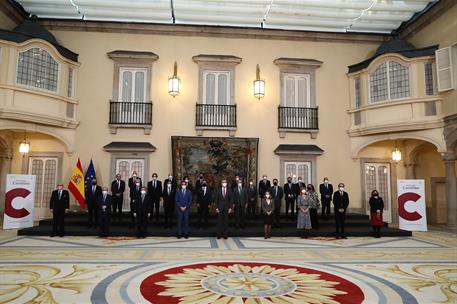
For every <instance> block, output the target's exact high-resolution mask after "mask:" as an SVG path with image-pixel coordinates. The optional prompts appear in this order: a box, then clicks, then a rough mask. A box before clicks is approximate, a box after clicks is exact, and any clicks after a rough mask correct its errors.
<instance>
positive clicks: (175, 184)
mask: <svg viewBox="0 0 457 304" xmlns="http://www.w3.org/2000/svg"><path fill="white" fill-rule="evenodd" d="M168 180H169V178H167V179H165V180H164V181H163V187H164V188H166V187H167V183H168ZM171 186H172V187H173V188H177V187H178V183H177V181H176V179H175V178H173V179H172V180H171Z"/></svg>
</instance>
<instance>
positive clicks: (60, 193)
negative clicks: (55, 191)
mask: <svg viewBox="0 0 457 304" xmlns="http://www.w3.org/2000/svg"><path fill="white" fill-rule="evenodd" d="M61 197H62V190H59V199H60V198H61Z"/></svg>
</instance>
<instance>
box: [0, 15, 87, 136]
mask: <svg viewBox="0 0 457 304" xmlns="http://www.w3.org/2000/svg"><path fill="white" fill-rule="evenodd" d="M0 49H1V52H0V62H1V64H0V119H3V120H5V121H6V120H10V121H11V120H13V121H18V122H26V123H34V124H41V125H45V126H48V127H63V128H69V129H74V128H76V126H77V125H78V122H77V105H78V101H77V99H76V93H75V92H76V78H77V77H76V76H77V70H78V67H79V63H78V62H77V60H78V55H77V54H75V53H73V52H71V51H70V50H68V49H66V48H65V47H63V46H61V45H59V44H58V43H57V41H56V40H55V38H54V36H53V35H52V34H51V33H50V32H48V31H47V30H46V29H44V28H42V27H41V26H40V25H39V24H38V23H36V22H34V21H33V20H31V21H29V20H26V21H25V22H24V24H21V25H19V26H18V27H16V28H15V29H14V30H12V31H7V30H0Z"/></svg>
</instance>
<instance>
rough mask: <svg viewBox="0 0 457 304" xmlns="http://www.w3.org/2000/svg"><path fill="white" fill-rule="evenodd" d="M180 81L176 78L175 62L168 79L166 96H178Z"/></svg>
mask: <svg viewBox="0 0 457 304" xmlns="http://www.w3.org/2000/svg"><path fill="white" fill-rule="evenodd" d="M180 82H181V81H180V80H179V78H178V64H177V63H176V61H175V65H174V67H173V76H172V77H168V94H170V95H171V96H173V98H175V96H177V95H179V86H180Z"/></svg>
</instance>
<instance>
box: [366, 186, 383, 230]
mask: <svg viewBox="0 0 457 304" xmlns="http://www.w3.org/2000/svg"><path fill="white" fill-rule="evenodd" d="M369 204H370V224H371V226H372V227H373V236H374V237H375V238H380V237H381V227H382V226H384V222H383V220H382V210H383V209H384V201H383V200H382V197H380V196H379V193H378V190H373V191H372V192H371V197H370V201H369Z"/></svg>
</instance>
